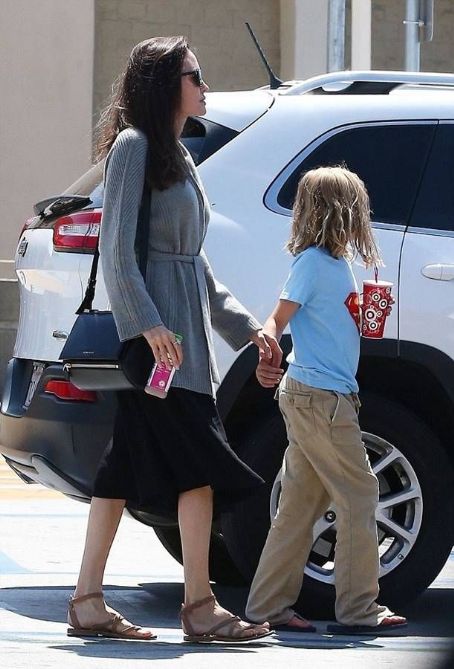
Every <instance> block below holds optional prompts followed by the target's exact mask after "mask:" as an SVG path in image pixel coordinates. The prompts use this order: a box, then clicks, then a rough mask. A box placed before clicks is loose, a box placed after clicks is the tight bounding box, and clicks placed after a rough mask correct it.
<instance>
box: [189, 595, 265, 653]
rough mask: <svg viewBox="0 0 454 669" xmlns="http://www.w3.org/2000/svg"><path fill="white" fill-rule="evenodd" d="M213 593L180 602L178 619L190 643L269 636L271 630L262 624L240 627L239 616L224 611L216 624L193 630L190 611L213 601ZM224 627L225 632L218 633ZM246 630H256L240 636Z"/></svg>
mask: <svg viewBox="0 0 454 669" xmlns="http://www.w3.org/2000/svg"><path fill="white" fill-rule="evenodd" d="M215 601H216V598H215V596H214V595H210V596H209V597H205V598H204V599H200V600H199V601H197V602H194V603H193V604H182V605H181V611H180V619H181V623H182V627H183V632H184V640H185V641H190V642H192V643H212V642H213V641H225V642H230V643H244V642H245V641H256V640H257V639H263V638H264V637H267V636H270V634H272V632H271V631H270V630H269V629H268V628H264V627H263V625H247V626H246V627H242V626H240V625H238V623H239V622H240V621H241V618H240V617H239V616H234V615H233V613H228V612H227V613H226V614H225V616H223V617H222V618H221V619H220V620H219V622H218V623H216V625H213V627H211V628H210V629H208V630H207V631H206V632H195V631H194V628H193V627H192V624H191V621H190V614H191V611H193V610H194V609H198V608H200V607H201V606H204V605H205V604H208V603H209V602H215ZM223 627H225V628H226V630H225V632H226V633H225V634H219V630H221V629H222V628H223ZM247 630H256V634H253V635H251V636H241V634H242V633H243V632H245V631H247Z"/></svg>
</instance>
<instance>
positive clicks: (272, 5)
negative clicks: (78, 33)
mask: <svg viewBox="0 0 454 669" xmlns="http://www.w3.org/2000/svg"><path fill="white" fill-rule="evenodd" d="M279 4H280V3H279V0H223V1H222V2H219V1H218V0H95V11H96V39H95V45H96V47H95V79H94V108H95V110H96V111H99V109H100V108H101V107H102V106H104V104H105V102H106V100H107V99H108V97H109V95H110V91H111V86H112V82H113V80H114V79H115V78H116V77H117V75H118V74H119V73H120V72H121V71H122V69H123V67H124V65H125V63H126V60H127V57H128V55H129V53H130V51H131V49H132V47H133V46H134V45H135V44H137V42H140V41H141V40H143V39H146V38H148V37H153V36H155V37H156V36H158V35H186V37H188V39H189V41H190V43H191V45H192V46H193V47H194V49H195V51H196V53H197V57H198V59H199V61H200V64H201V66H202V68H203V73H204V77H205V78H206V81H207V83H208V84H209V85H210V86H211V88H212V90H232V89H247V88H251V87H258V86H262V85H264V84H267V83H268V79H267V75H266V72H265V69H264V68H263V66H262V64H261V62H260V61H259V57H258V54H257V52H256V50H255V47H254V46H253V44H252V41H251V38H250V37H249V33H248V32H247V31H246V28H245V26H244V22H245V21H249V23H250V24H251V26H252V28H253V30H254V32H255V33H256V35H257V37H258V38H259V41H260V43H261V45H262V47H263V49H264V51H265V53H266V55H267V57H268V58H269V61H270V63H271V66H272V67H273V68H275V69H276V71H277V73H278V72H279V69H280V50H279V41H280V40H279V25H280V21H279Z"/></svg>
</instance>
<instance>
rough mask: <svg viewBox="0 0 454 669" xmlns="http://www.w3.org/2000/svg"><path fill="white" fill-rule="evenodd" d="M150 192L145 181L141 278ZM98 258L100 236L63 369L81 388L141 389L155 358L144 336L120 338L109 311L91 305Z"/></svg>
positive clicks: (138, 235) (140, 234)
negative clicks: (126, 339)
mask: <svg viewBox="0 0 454 669" xmlns="http://www.w3.org/2000/svg"><path fill="white" fill-rule="evenodd" d="M150 207H151V193H150V189H149V187H148V184H147V183H146V181H145V184H144V190H143V194H142V202H141V206H140V210H139V216H138V220H137V232H136V241H135V248H136V252H137V254H138V262H139V268H140V271H141V273H142V276H143V277H144V279H145V278H146V269H147V252H148V236H149V230H150ZM98 261H99V237H98V242H97V244H96V248H95V253H94V257H93V262H92V266H91V271H90V278H89V281H88V285H87V289H86V291H85V296H84V299H83V300H82V303H81V305H80V307H79V308H78V310H77V311H76V313H77V319H76V322H75V323H74V325H73V327H72V330H71V332H70V333H69V337H68V339H67V341H66V344H65V345H64V347H63V349H62V352H61V354H60V360H63V369H64V370H65V371H66V373H67V374H68V377H69V379H70V381H71V383H73V384H74V385H75V386H76V387H77V388H80V389H81V390H131V389H134V388H140V389H143V388H144V387H145V384H146V382H147V380H148V377H149V375H150V372H151V368H152V366H153V364H154V362H155V360H154V356H153V352H152V350H151V348H150V346H149V345H148V342H147V340H146V339H145V337H143V336H140V337H137V338H135V339H130V340H128V341H125V342H121V341H120V339H119V337H118V332H117V327H116V325H115V321H114V318H113V315H112V312H111V311H99V310H96V309H93V308H92V304H93V299H94V296H95V287H96V275H97V271H98Z"/></svg>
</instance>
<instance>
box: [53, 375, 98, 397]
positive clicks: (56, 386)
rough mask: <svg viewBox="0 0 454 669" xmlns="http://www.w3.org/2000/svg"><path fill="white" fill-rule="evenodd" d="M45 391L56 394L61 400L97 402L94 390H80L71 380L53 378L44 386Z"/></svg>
mask: <svg viewBox="0 0 454 669" xmlns="http://www.w3.org/2000/svg"><path fill="white" fill-rule="evenodd" d="M44 392H45V393H50V394H51V395H55V397H58V399H59V400H71V401H73V402H96V400H97V395H96V393H95V392H93V391H92V390H79V388H76V386H73V384H72V383H71V382H70V381H61V380H59V379H58V380H57V379H52V380H50V381H48V382H47V383H46V385H45V386H44Z"/></svg>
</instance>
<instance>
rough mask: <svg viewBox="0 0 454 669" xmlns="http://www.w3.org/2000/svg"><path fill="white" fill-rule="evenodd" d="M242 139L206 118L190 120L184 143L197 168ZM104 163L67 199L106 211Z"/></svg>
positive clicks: (72, 189)
mask: <svg viewBox="0 0 454 669" xmlns="http://www.w3.org/2000/svg"><path fill="white" fill-rule="evenodd" d="M237 135H238V132H236V131H235V130H232V129H231V128H227V127H225V126H223V125H219V124H218V123H213V121H208V120H207V119H202V118H189V119H188V120H187V122H186V124H185V126H184V128H183V133H182V135H181V141H182V142H183V144H184V145H185V147H186V148H187V149H188V151H189V152H190V154H191V156H192V159H193V161H194V162H195V164H196V165H200V163H203V161H204V160H206V159H207V158H209V157H210V156H211V155H213V153H216V151H219V149H220V148H222V147H223V146H224V145H225V144H227V143H228V142H230V140H232V139H234V137H236V136H237ZM103 168H104V161H101V162H100V163H98V164H97V165H94V167H92V168H91V169H90V170H88V172H86V173H85V174H84V175H83V176H81V177H80V179H78V180H77V181H76V182H75V183H73V184H72V185H71V186H69V188H67V189H66V190H65V191H64V193H63V195H68V194H71V195H85V196H88V197H89V198H90V200H91V201H92V204H90V205H89V206H90V208H92V207H96V208H99V207H102V200H103V190H104V189H103V184H102V177H103Z"/></svg>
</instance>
